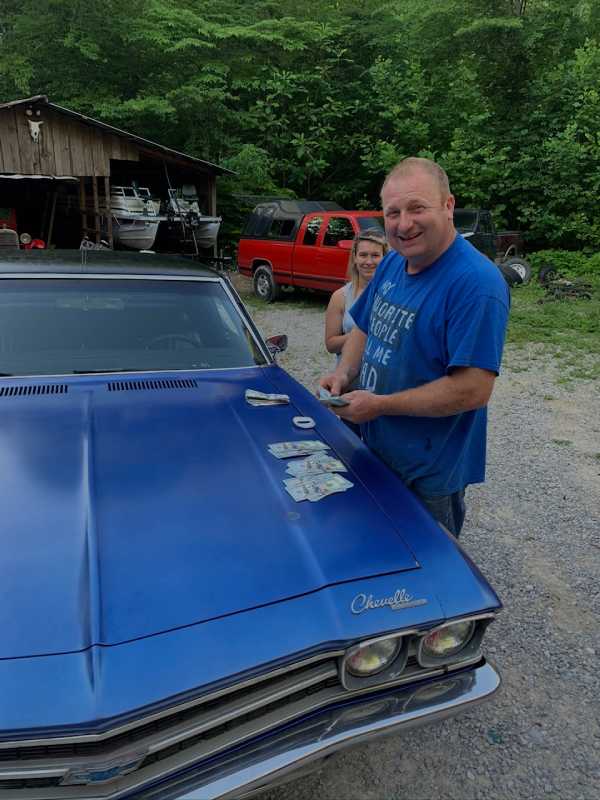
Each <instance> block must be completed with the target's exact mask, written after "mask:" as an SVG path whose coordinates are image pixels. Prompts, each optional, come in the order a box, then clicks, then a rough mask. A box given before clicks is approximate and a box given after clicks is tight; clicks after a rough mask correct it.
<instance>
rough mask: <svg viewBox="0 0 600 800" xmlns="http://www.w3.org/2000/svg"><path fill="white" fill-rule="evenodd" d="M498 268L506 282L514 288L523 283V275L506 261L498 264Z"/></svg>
mask: <svg viewBox="0 0 600 800" xmlns="http://www.w3.org/2000/svg"><path fill="white" fill-rule="evenodd" d="M497 267H498V269H499V270H500V272H501V273H502V275H503V277H504V280H505V281H506V283H507V284H508V285H509V286H510V287H511V288H512V287H513V286H516V285H517V284H519V283H521V276H520V275H519V273H518V272H516V270H514V269H513V268H512V267H507V266H506V263H505V262H502V263H501V264H497Z"/></svg>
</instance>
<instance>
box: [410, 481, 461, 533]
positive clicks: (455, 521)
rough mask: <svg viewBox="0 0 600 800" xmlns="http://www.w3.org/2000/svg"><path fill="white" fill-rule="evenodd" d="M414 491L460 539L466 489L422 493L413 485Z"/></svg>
mask: <svg viewBox="0 0 600 800" xmlns="http://www.w3.org/2000/svg"><path fill="white" fill-rule="evenodd" d="M409 488H410V489H411V491H412V493H413V494H414V495H415V496H416V497H418V498H419V500H420V501H421V503H423V505H424V506H425V508H426V509H427V511H429V513H430V514H431V516H432V517H433V518H434V519H435V520H437V521H438V522H441V523H442V525H443V526H444V527H446V528H448V530H449V531H450V533H451V534H452V535H453V536H456V538H457V539H458V537H459V535H460V532H461V530H462V526H463V522H464V521H465V511H466V508H465V490H464V489H461V491H460V492H454V494H445V495H430V494H421V493H420V492H417V490H416V489H414V488H413V487H409Z"/></svg>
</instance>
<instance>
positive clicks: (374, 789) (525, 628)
mask: <svg viewBox="0 0 600 800" xmlns="http://www.w3.org/2000/svg"><path fill="white" fill-rule="evenodd" d="M234 283H235V284H236V286H237V288H238V291H240V294H241V295H242V296H248V295H249V293H250V283H249V281H247V280H246V279H244V278H242V277H241V276H235V278H234ZM325 307H326V301H325V300H323V302H322V303H320V302H319V301H318V300H317V301H315V300H311V301H310V302H308V303H306V307H305V308H299V307H298V304H297V303H290V302H289V300H288V301H287V302H286V300H283V301H280V302H278V303H275V304H273V305H270V306H261V307H255V306H254V307H252V308H251V313H252V316H253V318H254V320H255V322H256V323H257V325H258V327H259V328H260V330H261V332H262V333H263V334H264V335H265V336H269V335H272V334H275V333H287V334H288V336H289V340H290V343H289V349H288V352H287V353H285V354H283V355H282V356H281V357H280V359H279V362H280V364H281V365H282V366H283V367H285V368H286V369H287V370H289V371H290V372H291V373H292V374H293V375H294V376H295V377H296V378H297V379H298V380H300V381H301V382H302V383H304V384H305V385H306V386H308V387H310V388H312V387H314V385H315V383H316V380H317V378H318V377H319V375H321V374H323V372H325V371H329V369H330V367H331V364H332V356H330V355H329V354H327V353H326V352H325V350H324V346H323V344H322V335H323V321H324V311H325ZM504 364H505V366H504V370H503V373H502V376H501V377H500V379H499V380H498V381H497V384H496V389H495V392H494V396H493V399H492V403H491V405H490V428H489V440H488V444H489V451H488V480H487V483H486V484H485V485H483V486H474V487H470V489H469V491H468V493H467V502H468V514H467V520H466V523H465V528H464V532H463V535H462V537H461V542H462V543H463V545H464V546H465V547H466V548H467V550H468V551H469V553H470V554H471V555H472V557H473V559H474V560H475V562H476V563H477V564H478V565H479V566H480V568H481V569H482V570H483V572H484V573H485V574H486V575H487V576H488V578H489V579H490V581H491V582H492V584H493V585H494V587H495V588H496V590H497V591H498V593H499V594H500V597H501V598H502V600H503V602H504V604H505V610H504V612H503V613H502V614H501V616H500V618H499V620H498V621H497V622H496V623H494V625H492V626H491V628H490V630H489V632H488V634H487V637H486V641H487V647H486V651H487V655H488V656H489V657H490V658H491V659H492V660H493V661H495V663H496V664H497V666H498V667H499V669H500V672H501V674H502V678H503V682H504V683H503V688H502V689H501V692H500V693H499V694H498V695H496V698H495V699H494V700H492V701H491V702H490V703H487V704H483V705H481V706H479V707H477V708H475V709H473V710H471V711H469V712H466V713H464V714H463V715H461V716H459V717H456V718H454V719H452V720H448V721H446V722H443V723H441V724H438V725H436V726H430V727H426V728H421V729H417V730H415V731H414V732H411V733H409V734H404V735H402V736H395V737H394V736H391V737H388V738H384V739H378V740H376V741H374V742H373V743H372V744H370V745H366V746H362V747H360V748H355V749H352V750H349V751H345V752H342V753H339V754H337V755H335V756H334V757H333V758H331V759H330V760H329V761H328V762H327V764H326V766H325V767H324V768H323V769H322V770H321V771H320V772H317V773H313V774H312V775H310V776H309V777H305V778H302V779H299V780H296V781H294V782H293V783H289V784H287V785H285V786H283V787H280V788H278V789H274V790H272V791H271V792H269V793H268V794H265V795H262V796H263V797H264V798H265V800H314V799H315V798H319V800H321V799H322V800H339V798H361V799H362V798H364V799H365V800H367V799H370V798H386V800H388V799H390V800H391V798H401V797H402V798H404V797H407V796H408V797H410V798H411V800H420V799H421V798H422V799H423V800H429V799H430V798H460V799H461V800H471V798H486V800H500V799H502V800H504V798H541V797H544V798H560V799H561V800H569V799H570V798H573V800H577V799H578V798H586V799H587V798H594V799H595V798H597V797H599V796H600V668H599V662H600V625H599V618H600V585H599V582H598V575H599V574H600V502H599V501H600V412H599V406H600V386H599V384H598V382H583V381H578V382H570V383H568V384H566V385H561V384H560V382H559V379H560V377H561V375H560V373H559V371H558V369H557V368H556V366H555V365H554V364H553V362H552V360H551V359H550V358H549V357H548V356H544V355H543V354H541V353H540V352H539V350H537V349H536V348H534V347H531V348H530V349H529V350H517V349H512V348H508V350H507V352H506V354H505V360H504Z"/></svg>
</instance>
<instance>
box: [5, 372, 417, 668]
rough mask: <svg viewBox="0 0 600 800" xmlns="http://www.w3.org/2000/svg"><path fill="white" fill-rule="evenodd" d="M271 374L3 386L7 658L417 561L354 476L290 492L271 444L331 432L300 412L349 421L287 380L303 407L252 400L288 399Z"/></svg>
mask: <svg viewBox="0 0 600 800" xmlns="http://www.w3.org/2000/svg"><path fill="white" fill-rule="evenodd" d="M270 369H271V368H262V369H259V368H257V369H246V370H236V371H228V372H223V371H222V372H212V373H194V374H193V380H189V383H190V384H191V385H190V386H184V387H180V388H178V387H173V385H172V384H171V383H169V379H170V378H172V377H173V376H166V377H165V380H163V381H161V380H157V376H150V378H151V380H150V378H149V377H148V376H146V379H144V377H143V376H140V377H138V376H134V375H127V376H120V378H122V379H121V380H120V379H119V377H118V376H89V377H88V376H85V377H79V376H78V377H77V378H74V379H71V378H67V379H65V380H64V381H62V383H63V385H64V386H65V387H66V389H65V390H64V391H63V392H62V393H49V394H33V395H32V394H26V393H21V394H19V393H18V392H17V393H16V394H10V393H9V394H7V393H6V392H4V393H3V396H2V397H0V411H1V413H0V469H1V474H2V482H1V484H0V485H1V487H2V488H1V489H0V498H1V508H2V540H3V547H2V550H1V555H0V563H1V568H0V575H1V576H2V599H3V602H2V604H1V605H0V620H1V628H0V630H1V631H2V637H1V638H0V657H2V658H10V657H15V656H26V655H27V656H34V655H42V654H50V653H68V652H73V651H79V650H83V649H85V648H87V647H90V646H92V645H95V644H101V645H114V644H118V643H122V642H126V641H131V640H134V639H138V638H141V637H146V636H150V635H153V634H156V633H159V632H163V631H168V630H173V629H176V628H181V627H184V626H189V625H193V624H195V623H199V622H204V621H206V620H209V619H215V618H218V617H224V616H227V615H231V614H235V613H236V612H239V611H243V610H247V609H250V608H257V607H260V606H263V605H266V604H270V603H275V602H278V601H281V600H284V599H286V598H290V597H295V596H301V595H303V594H306V593H310V592H314V591H317V590H319V589H321V588H323V587H326V586H330V585H334V584H339V583H343V582H347V581H353V580H356V579H359V578H366V577H369V576H376V575H381V574H384V573H393V572H398V571H404V570H414V569H417V568H418V566H419V565H418V563H417V561H416V560H415V557H414V555H413V554H412V553H411V551H410V550H409V549H408V547H407V546H406V544H405V542H404V540H403V538H402V536H401V535H400V532H399V529H398V526H399V525H401V521H396V524H394V523H393V522H392V520H391V519H390V516H388V515H387V514H386V513H385V512H384V511H383V510H382V508H381V506H380V504H379V503H378V502H377V501H376V500H375V496H374V494H373V492H375V493H376V491H377V487H370V489H369V488H367V487H366V485H365V484H364V483H363V482H362V481H364V480H365V476H364V475H363V476H362V480H361V479H360V478H359V476H358V475H357V474H355V473H354V471H353V470H352V468H350V469H349V471H348V472H347V473H344V475H345V476H346V477H347V478H349V479H350V480H351V481H352V482H353V483H354V484H355V485H354V487H353V488H352V489H350V490H348V492H346V493H342V494H336V495H332V496H330V497H327V498H325V499H324V500H322V501H320V502H317V503H310V502H308V501H304V502H302V503H296V502H294V500H293V499H292V498H291V497H290V496H289V495H288V494H287V492H286V491H285V489H284V486H283V479H284V478H287V477H290V476H288V475H287V474H286V473H285V468H286V463H287V461H285V460H278V459H276V458H275V457H274V456H272V455H271V454H270V453H269V452H268V450H267V445H268V444H269V443H270V442H276V441H283V440H291V439H307V438H309V439H310V438H322V437H321V436H320V434H319V428H320V427H321V426H319V425H318V426H317V428H316V429H315V430H314V431H300V430H298V429H296V428H294V427H293V425H292V421H291V420H292V417H293V416H294V415H295V414H297V413H310V412H311V410H312V411H314V412H315V416H316V417H317V418H319V414H320V415H321V418H322V420H323V429H324V430H327V429H328V426H330V427H331V426H333V429H334V430H335V429H336V428H341V426H340V425H339V423H337V421H336V420H335V419H334V418H333V417H331V416H330V412H329V411H327V410H325V409H322V408H320V407H318V405H317V404H316V402H315V403H313V401H312V400H311V399H310V398H309V399H308V401H307V399H306V398H307V397H308V395H307V393H306V391H305V390H304V389H302V388H301V387H300V386H299V385H297V384H295V382H293V381H291V380H289V379H288V380H289V385H290V386H292V388H293V387H294V386H297V390H298V398H299V402H300V406H302V404H304V408H301V407H299V406H298V403H296V404H295V402H294V401H295V400H297V398H295V397H292V403H291V404H290V405H286V406H279V407H273V408H261V407H259V408H254V407H251V406H250V405H249V404H248V403H246V401H245V399H244V390H245V389H246V388H255V389H258V390H260V391H267V392H268V391H274V390H275V391H277V388H276V387H275V388H274V386H273V384H272V383H271V382H270V381H269V378H268V376H269V370H270ZM273 369H275V370H277V369H278V368H276V367H275V368H273ZM286 378H287V376H286ZM53 382H54V383H56V382H60V380H58V379H56V380H55V381H53ZM10 383H11V385H13V386H14V385H17V386H18V385H21V386H25V387H27V386H32V385H39V384H40V383H43V380H42V379H35V380H23V381H22V382H21V383H20V384H19V382H17V381H14V380H13V381H10ZM184 383H187V380H186V381H184ZM4 384H5V382H3V385H4ZM163 384H164V385H163ZM24 391H25V390H23V392H24ZM307 405H308V410H307ZM344 435H345V434H344ZM361 449H364V448H362V446H361ZM342 450H343V448H342ZM332 452H333V451H332ZM348 452H351V451H348ZM342 457H343V456H342Z"/></svg>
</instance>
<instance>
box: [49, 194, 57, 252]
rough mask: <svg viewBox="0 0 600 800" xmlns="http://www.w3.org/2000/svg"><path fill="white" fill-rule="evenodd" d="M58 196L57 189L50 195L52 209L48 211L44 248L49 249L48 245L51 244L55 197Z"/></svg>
mask: <svg viewBox="0 0 600 800" xmlns="http://www.w3.org/2000/svg"><path fill="white" fill-rule="evenodd" d="M57 195H58V189H55V190H54V192H53V193H52V209H51V211H50V222H49V223H48V236H47V237H46V247H50V243H51V242H52V232H53V229H54V212H55V211H56V196H57Z"/></svg>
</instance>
